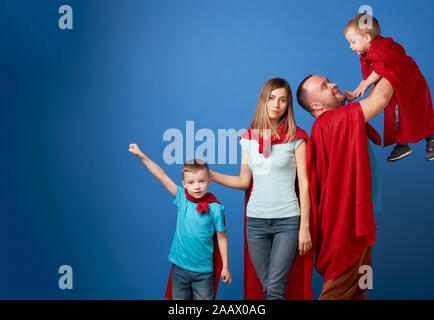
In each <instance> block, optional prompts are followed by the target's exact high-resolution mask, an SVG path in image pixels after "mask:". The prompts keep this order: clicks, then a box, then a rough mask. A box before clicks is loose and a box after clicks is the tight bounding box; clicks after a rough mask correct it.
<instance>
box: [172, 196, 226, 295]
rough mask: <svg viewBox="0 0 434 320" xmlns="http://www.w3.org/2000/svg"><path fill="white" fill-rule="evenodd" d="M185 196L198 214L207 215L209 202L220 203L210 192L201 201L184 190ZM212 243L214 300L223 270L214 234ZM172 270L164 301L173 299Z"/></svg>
mask: <svg viewBox="0 0 434 320" xmlns="http://www.w3.org/2000/svg"><path fill="white" fill-rule="evenodd" d="M185 196H186V197H187V199H188V200H189V201H192V202H196V203H198V206H197V208H196V210H197V211H198V214H209V213H208V203H211V202H217V203H220V202H219V201H218V200H217V198H216V197H214V195H213V194H212V193H210V192H208V193H207V194H206V195H204V196H203V197H202V198H201V199H195V198H193V197H192V196H190V195H189V194H188V193H187V190H185ZM220 204H221V203H220ZM202 211H205V212H203V213H199V212H202ZM213 242H214V253H213V256H212V260H213V272H214V290H213V299H214V300H215V297H216V295H217V288H218V286H219V281H220V274H221V272H222V269H223V261H222V257H221V255H220V250H219V246H218V243H217V236H216V234H215V233H214V236H213ZM172 268H173V266H172V267H171V268H170V274H169V280H168V281H167V287H166V294H165V297H166V299H169V300H172V299H173V297H172ZM190 299H193V294H191V295H190Z"/></svg>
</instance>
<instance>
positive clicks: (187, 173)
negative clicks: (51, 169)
mask: <svg viewBox="0 0 434 320" xmlns="http://www.w3.org/2000/svg"><path fill="white" fill-rule="evenodd" d="M129 152H131V153H132V154H134V155H136V156H137V157H138V158H139V159H140V160H142V161H143V163H144V165H145V166H146V167H147V168H148V170H149V171H150V172H151V173H152V174H153V175H154V176H155V177H156V178H157V179H158V180H160V182H161V183H162V184H163V186H164V187H165V188H166V189H167V190H168V191H169V192H170V194H172V195H173V196H174V197H175V200H174V201H173V203H174V204H175V205H176V206H177V207H178V219H177V225H176V231H175V237H174V239H173V242H172V248H171V250H170V254H169V261H170V262H172V264H173V265H172V272H171V279H172V281H171V283H170V282H169V287H171V291H172V292H171V297H172V298H173V299H174V300H188V299H190V297H191V296H192V297H193V299H194V300H212V299H213V298H215V292H214V291H215V290H214V282H215V279H214V272H216V271H218V270H213V250H214V244H213V234H214V230H216V231H217V241H218V247H219V248H218V249H220V253H221V260H222V262H223V268H222V271H221V278H222V280H223V282H225V283H226V284H228V285H229V284H230V283H231V282H232V279H231V273H230V271H229V266H228V239H227V236H226V231H225V229H226V227H225V223H224V207H223V205H221V204H220V202H218V200H217V199H216V198H215V197H214V196H213V195H212V194H211V193H208V192H207V190H208V186H209V185H210V183H211V179H210V174H209V169H208V165H207V164H206V163H205V162H203V161H200V160H192V161H189V162H187V163H186V164H184V166H183V168H182V185H183V186H184V188H185V189H184V188H182V187H180V186H177V185H176V184H175V183H174V182H173V181H172V180H171V179H170V178H169V177H168V176H167V175H166V174H165V173H164V171H163V170H162V169H161V168H160V167H159V166H158V165H157V164H156V163H154V162H153V161H152V160H151V159H149V158H148V157H147V156H146V155H144V154H143V152H142V151H141V150H140V149H139V147H138V146H137V144H130V148H129ZM216 249H217V248H216ZM213 271H214V272H213ZM216 280H217V281H216V283H217V284H218V275H217V277H216ZM215 287H216V286H215ZM169 290H170V289H169ZM169 297H170V294H169Z"/></svg>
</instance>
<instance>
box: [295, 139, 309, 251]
mask: <svg viewBox="0 0 434 320" xmlns="http://www.w3.org/2000/svg"><path fill="white" fill-rule="evenodd" d="M295 161H296V163H297V178H298V189H299V196H300V211H301V212H300V215H301V216H300V232H299V234H298V249H299V251H300V255H301V256H302V255H304V254H306V252H308V251H309V250H310V248H312V240H311V237H310V232H309V216H310V209H311V208H310V206H311V202H310V193H309V181H308V178H307V169H306V141H304V140H303V142H302V143H300V145H299V146H298V148H297V149H295Z"/></svg>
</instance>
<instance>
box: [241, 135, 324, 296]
mask: <svg viewBox="0 0 434 320" xmlns="http://www.w3.org/2000/svg"><path fill="white" fill-rule="evenodd" d="M241 138H244V139H252V138H254V137H253V136H252V132H251V131H250V130H248V131H246V132H245V133H244V134H243V135H242V136H241ZM298 138H302V139H305V141H306V143H307V148H306V169H307V175H308V179H309V191H310V198H311V212H310V215H309V218H310V219H309V220H310V222H309V227H310V235H311V238H312V249H311V250H309V251H308V252H307V253H306V254H305V255H304V256H300V255H299V254H298V253H297V257H296V258H295V261H294V264H293V266H292V269H291V273H290V275H289V278H288V282H287V285H286V298H287V299H288V300H312V299H313V294H312V271H313V263H314V254H315V252H314V248H315V233H314V230H315V229H316V228H315V223H316V219H315V216H316V197H317V196H316V178H315V168H314V162H313V159H312V143H311V141H310V139H309V136H308V135H307V134H306V132H305V131H304V130H303V129H301V128H298V127H297V132H296V134H295V137H294V139H298ZM282 142H283V140H282V139H280V140H276V141H272V144H275V143H282ZM295 185H296V190H298V185H297V182H296V183H295ZM252 188H253V181H252V183H251V184H250V187H249V188H248V189H247V190H246V192H245V201H244V299H245V300H264V299H265V296H264V292H263V289H262V285H261V282H260V281H259V278H258V276H257V275H256V272H255V268H254V267H253V263H252V261H251V259H250V255H249V248H248V245H247V236H246V222H247V216H246V209H247V203H248V202H249V198H250V194H251V192H252Z"/></svg>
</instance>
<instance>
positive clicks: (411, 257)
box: [0, 0, 434, 299]
mask: <svg viewBox="0 0 434 320" xmlns="http://www.w3.org/2000/svg"><path fill="white" fill-rule="evenodd" d="M63 4H69V5H70V6H71V7H72V8H73V30H60V29H59V27H58V19H59V18H60V16H61V15H60V14H59V13H58V9H59V7H60V6H61V5H63ZM363 4H368V5H370V6H371V7H372V8H373V13H374V15H375V16H376V17H377V18H378V19H379V21H380V24H381V26H382V30H383V35H385V36H392V37H393V38H394V39H395V40H396V41H397V42H399V43H401V44H402V45H403V46H404V48H405V49H406V50H407V54H408V55H411V56H412V57H413V58H414V59H415V60H416V62H417V63H418V65H419V67H420V69H421V70H422V72H423V74H424V75H425V77H426V79H427V81H428V83H429V85H430V87H431V88H434V65H433V64H434V62H433V59H432V52H433V50H434V44H433V36H434V25H433V24H434V19H433V18H434V16H433V12H434V2H432V1H402V0H401V1H366V2H360V1H312V0H307V1H265V0H261V1H259V0H235V1H199V0H197V1H192V0H182V1H174V0H172V1H168V0H158V1H157V0H147V1H139V0H137V1H133V0H129V1H97V0H94V1H77V0H65V1H63V0H62V1H57V0H56V1H55V0H52V1H21V0H20V1H12V0H9V1H2V2H1V3H0V35H1V37H0V39H1V51H0V72H1V76H0V92H1V95H0V101H1V102H0V103H1V106H2V108H1V111H2V115H1V117H0V130H1V135H0V136H1V147H2V156H1V159H0V161H1V167H0V168H1V169H0V174H1V175H0V181H2V190H1V192H0V203H1V208H0V210H1V223H0V241H1V242H0V243H1V245H0V250H1V251H0V254H1V255H0V271H1V272H0V298H2V299H163V298H164V296H163V295H164V290H165V285H166V282H167V276H168V273H169V269H170V264H169V262H168V260H167V256H168V253H169V249H170V246H171V241H172V237H173V233H174V229H175V223H176V209H175V207H174V206H173V205H172V196H170V194H169V193H168V192H167V191H166V190H165V189H164V188H163V187H162V186H161V185H160V184H159V183H158V181H157V180H156V179H155V178H154V177H153V176H152V175H151V174H150V173H149V172H148V171H147V170H146V168H145V167H144V166H143V164H142V163H141V162H140V161H139V160H138V159H137V158H135V157H134V156H132V155H131V154H130V153H129V152H128V145H129V143H137V144H139V146H140V147H141V148H142V150H143V151H144V152H145V153H146V154H147V155H148V156H149V157H150V158H151V159H153V160H155V161H156V162H157V163H158V164H160V165H161V167H162V168H163V169H164V170H165V171H166V173H167V174H168V175H169V176H170V177H172V179H173V180H174V181H175V182H176V183H181V175H180V169H181V165H177V164H174V165H167V164H166V163H165V162H164V161H163V151H164V148H165V147H166V146H167V145H168V144H169V142H166V141H163V134H164V132H165V131H166V130H168V129H170V128H175V129H179V130H180V131H181V132H183V133H185V126H186V121H189V120H191V121H194V126H195V130H196V131H197V130H199V129H201V128H208V129H211V130H212V131H213V132H214V133H215V134H216V136H217V130H218V129H229V128H234V129H236V130H238V129H241V128H246V127H248V125H249V123H250V121H251V118H252V116H253V112H254V108H255V106H256V101H257V99H258V95H259V91H260V89H261V87H262V85H263V84H264V83H265V82H266V81H267V80H268V79H270V78H272V77H283V78H286V79H287V80H288V81H289V83H290V85H291V87H292V88H293V91H294V92H295V90H296V87H297V85H298V83H299V82H300V81H301V80H302V79H303V78H304V77H305V76H306V75H307V74H310V73H316V74H323V75H326V76H327V77H329V78H330V79H331V80H332V81H335V82H337V84H338V85H339V87H340V88H341V89H342V90H343V89H348V90H352V89H354V88H355V87H356V86H357V84H358V83H359V81H360V80H361V71H360V64H359V57H358V56H357V55H355V54H354V53H353V52H352V51H351V50H350V49H349V46H348V43H347V42H346V40H345V38H344V36H343V28H344V26H345V24H346V22H347V21H348V20H349V19H350V18H351V17H352V16H354V15H356V14H357V13H358V9H359V7H360V6H361V5H363ZM294 106H295V114H296V121H297V124H298V125H299V126H301V127H302V128H304V129H305V130H306V131H307V132H310V129H311V126H312V123H313V118H312V117H311V116H310V115H308V114H307V113H306V112H305V111H303V110H302V109H301V108H300V107H299V106H298V105H297V103H296V101H294ZM382 121H383V118H382V115H380V116H378V117H377V118H376V119H374V120H373V121H371V123H372V124H373V125H374V126H375V127H376V128H377V129H378V131H380V132H382V127H383V123H382ZM198 145H200V143H196V147H197V146H198ZM184 147H185V146H184ZM412 148H413V151H414V154H413V155H412V156H410V157H408V158H406V159H404V160H402V161H399V162H397V163H393V164H389V163H387V162H386V160H385V159H386V157H387V156H388V154H389V153H390V151H391V147H389V148H386V149H383V148H380V147H375V148H374V153H375V155H376V157H377V161H378V163H379V167H380V170H381V178H382V183H383V191H382V196H383V205H382V206H383V210H382V212H381V213H380V214H378V215H377V217H376V223H377V227H378V232H377V243H376V244H375V246H374V253H373V263H374V281H373V286H374V288H373V289H372V290H370V292H369V298H371V299H434V275H433V272H432V271H433V270H434V253H433V252H434V232H433V231H434V209H433V199H434V189H433V182H434V163H432V162H431V163H429V162H426V161H425V160H424V152H425V143H424V142H420V143H418V144H415V145H412ZM216 156H217V155H216ZM239 162H240V159H239V158H238V163H239ZM211 168H212V169H214V170H217V171H220V172H224V173H227V174H236V173H238V172H239V164H226V165H211ZM210 191H211V192H213V193H214V194H215V195H216V196H217V197H218V198H219V200H220V201H221V202H222V203H223V204H224V205H225V207H226V211H227V212H226V214H227V215H226V223H227V232H228V237H229V249H230V251H229V259H230V268H231V272H232V277H233V283H232V285H230V286H228V287H226V286H224V285H221V286H220V289H219V292H218V295H217V298H218V299H242V298H243V231H242V226H243V199H244V194H243V193H242V192H241V191H237V190H231V189H227V188H224V187H222V186H219V185H217V184H212V185H211V187H210ZM61 265H70V266H71V267H72V269H73V289H72V290H60V289H59V287H58V280H59V277H60V276H61V275H60V274H59V273H58V269H59V267H60V266H61ZM313 278H314V295H315V297H317V296H318V295H319V292H320V290H321V286H322V278H321V277H320V276H319V275H318V274H316V273H315V274H314V276H313Z"/></svg>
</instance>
